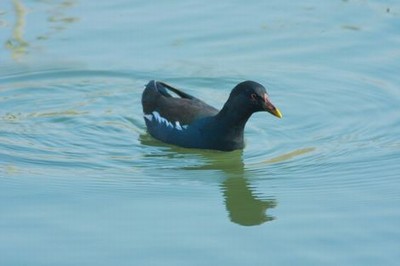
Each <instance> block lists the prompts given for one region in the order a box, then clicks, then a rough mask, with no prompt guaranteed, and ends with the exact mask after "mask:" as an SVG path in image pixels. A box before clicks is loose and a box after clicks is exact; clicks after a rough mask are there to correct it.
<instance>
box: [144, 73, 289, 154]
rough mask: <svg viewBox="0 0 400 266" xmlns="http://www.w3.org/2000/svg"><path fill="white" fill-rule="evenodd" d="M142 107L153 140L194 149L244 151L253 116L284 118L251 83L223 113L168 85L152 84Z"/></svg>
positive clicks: (234, 93)
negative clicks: (265, 114) (248, 128)
mask: <svg viewBox="0 0 400 266" xmlns="http://www.w3.org/2000/svg"><path fill="white" fill-rule="evenodd" d="M171 93H173V94H174V95H171ZM142 107H143V113H144V114H143V115H144V121H145V123H146V127H147V131H148V133H149V134H150V135H151V136H152V137H153V138H155V139H158V140H160V141H162V142H165V143H168V144H173V145H176V146H180V147H185V148H194V149H209V150H220V151H233V150H238V149H243V148H244V146H245V143H244V129H245V125H246V123H247V121H248V119H249V118H250V116H251V115H252V114H253V113H255V112H262V111H266V112H269V113H270V114H272V115H274V116H276V117H278V118H282V114H281V112H280V110H279V109H278V108H277V107H275V106H274V105H273V104H272V103H271V101H270V98H269V95H268V93H267V91H266V89H265V87H264V86H263V85H261V84H260V83H257V82H255V81H251V80H247V81H243V82H240V83H239V84H237V85H236V86H235V87H234V88H233V89H232V91H231V93H230V95H229V98H228V100H227V101H226V102H225V104H224V105H223V107H222V109H221V110H218V109H216V108H214V107H212V106H210V105H209V104H207V103H205V102H204V101H202V100H200V99H198V98H196V97H194V96H192V95H190V94H187V93H185V92H183V91H182V90H180V89H177V88H175V87H172V86H171V85H169V84H167V83H165V82H162V81H156V80H151V81H150V82H149V83H148V84H147V85H146V86H145V88H144V91H143V93H142Z"/></svg>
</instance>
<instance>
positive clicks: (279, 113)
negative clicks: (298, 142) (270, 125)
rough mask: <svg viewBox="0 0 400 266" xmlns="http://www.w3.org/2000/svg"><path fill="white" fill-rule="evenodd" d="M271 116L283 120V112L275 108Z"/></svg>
mask: <svg viewBox="0 0 400 266" xmlns="http://www.w3.org/2000/svg"><path fill="white" fill-rule="evenodd" d="M269 112H270V113H271V114H273V115H274V116H276V117H278V118H282V113H281V111H279V109H278V108H276V107H274V109H273V110H271V111H269Z"/></svg>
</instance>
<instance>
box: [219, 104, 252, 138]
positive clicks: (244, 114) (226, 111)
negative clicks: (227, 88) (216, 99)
mask: <svg viewBox="0 0 400 266" xmlns="http://www.w3.org/2000/svg"><path fill="white" fill-rule="evenodd" d="M251 115H252V112H251V111H250V110H244V109H241V107H238V106H235V105H234V104H225V105H224V107H223V108H222V110H221V111H220V112H219V113H218V114H217V115H216V122H217V123H218V127H219V129H220V130H221V131H222V132H223V134H224V135H225V136H226V137H227V138H229V139H236V140H237V141H243V132H244V127H245V126H246V123H247V120H249V118H250V116H251Z"/></svg>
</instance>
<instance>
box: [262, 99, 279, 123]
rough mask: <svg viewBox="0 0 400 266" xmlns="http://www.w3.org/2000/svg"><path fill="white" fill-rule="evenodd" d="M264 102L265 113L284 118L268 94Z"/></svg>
mask: <svg viewBox="0 0 400 266" xmlns="http://www.w3.org/2000/svg"><path fill="white" fill-rule="evenodd" d="M264 102H265V111H267V112H268V113H270V114H272V115H274V116H276V117H278V118H282V113H281V111H279V109H278V108H276V107H275V106H274V105H273V104H272V103H271V102H270V101H269V99H268V96H267V94H264Z"/></svg>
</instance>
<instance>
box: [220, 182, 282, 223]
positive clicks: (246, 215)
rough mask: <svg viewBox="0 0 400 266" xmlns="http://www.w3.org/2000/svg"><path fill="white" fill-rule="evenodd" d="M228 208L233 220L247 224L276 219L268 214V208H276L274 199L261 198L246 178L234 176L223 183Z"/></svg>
mask: <svg viewBox="0 0 400 266" xmlns="http://www.w3.org/2000/svg"><path fill="white" fill-rule="evenodd" d="M222 189H223V193H224V198H225V205H226V209H227V210H228V212H229V217H230V219H231V221H232V222H234V223H237V224H240V225H245V226H252V225H259V224H262V223H264V222H268V221H271V220H273V219H274V217H272V216H270V215H268V214H266V211H267V209H269V208H274V207H275V206H276V201H275V200H274V199H269V200H260V199H257V198H256V197H255V196H254V195H253V191H252V189H251V187H250V185H249V183H248V181H247V180H246V179H245V178H241V177H232V178H228V179H226V180H225V181H224V182H223V183H222Z"/></svg>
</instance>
